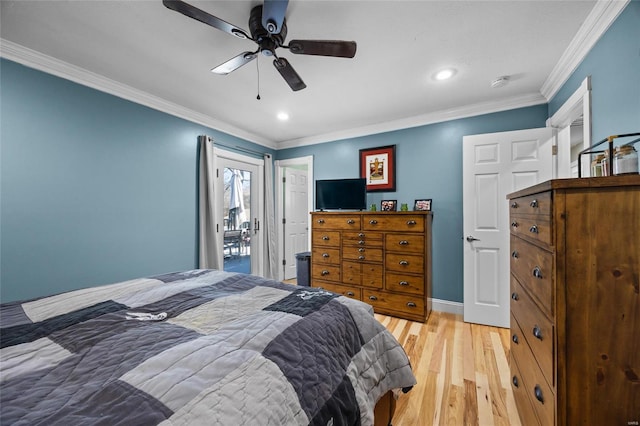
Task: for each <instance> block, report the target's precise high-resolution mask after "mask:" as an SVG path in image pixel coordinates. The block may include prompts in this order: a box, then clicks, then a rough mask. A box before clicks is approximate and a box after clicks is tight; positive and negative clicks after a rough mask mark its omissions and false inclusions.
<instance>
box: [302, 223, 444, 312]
mask: <svg viewBox="0 0 640 426" xmlns="http://www.w3.org/2000/svg"><path fill="white" fill-rule="evenodd" d="M311 215H312V226H311V241H312V243H311V286H313V287H322V288H324V289H326V290H329V291H333V292H336V293H340V294H343V295H345V296H348V297H352V298H354V299H358V300H362V301H365V302H367V303H369V304H370V305H372V306H373V308H374V310H375V312H378V313H384V314H387V315H392V316H397V317H400V318H406V319H410V320H414V321H421V322H424V321H425V320H426V318H427V317H428V316H429V313H430V312H431V222H432V217H433V216H432V215H431V213H430V212H420V211H418V212H377V213H373V212H315V213H312V214H311Z"/></svg>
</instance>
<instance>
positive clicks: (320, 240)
mask: <svg viewBox="0 0 640 426" xmlns="http://www.w3.org/2000/svg"><path fill="white" fill-rule="evenodd" d="M311 242H312V244H313V246H314V247H315V246H329V247H335V248H338V247H340V232H339V231H326V230H324V229H314V230H313V232H312V233H311Z"/></svg>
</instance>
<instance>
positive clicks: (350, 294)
mask: <svg viewBox="0 0 640 426" xmlns="http://www.w3.org/2000/svg"><path fill="white" fill-rule="evenodd" d="M347 296H349V297H353V296H355V293H354V292H352V291H348V292H347Z"/></svg>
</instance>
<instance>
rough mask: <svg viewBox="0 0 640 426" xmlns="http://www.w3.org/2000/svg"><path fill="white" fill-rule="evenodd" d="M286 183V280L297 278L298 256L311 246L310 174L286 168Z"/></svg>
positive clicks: (284, 224)
mask: <svg viewBox="0 0 640 426" xmlns="http://www.w3.org/2000/svg"><path fill="white" fill-rule="evenodd" d="M284 171H285V181H284V221H283V227H284V253H285V257H284V258H285V267H284V279H285V280H288V279H290V278H295V277H296V257H295V256H296V254H297V253H301V252H305V251H307V247H308V246H309V205H308V201H307V200H308V198H309V194H308V192H309V191H308V188H309V182H308V179H309V178H308V174H307V171H306V170H302V169H299V168H294V167H287V168H285V170H284Z"/></svg>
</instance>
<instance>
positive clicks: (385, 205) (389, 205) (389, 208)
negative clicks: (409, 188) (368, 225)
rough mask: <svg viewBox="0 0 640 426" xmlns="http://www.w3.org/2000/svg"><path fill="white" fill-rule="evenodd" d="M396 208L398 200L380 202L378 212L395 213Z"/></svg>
mask: <svg viewBox="0 0 640 426" xmlns="http://www.w3.org/2000/svg"><path fill="white" fill-rule="evenodd" d="M397 208H398V200H382V201H381V202H380V210H382V211H383V212H395V211H396V209H397Z"/></svg>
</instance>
